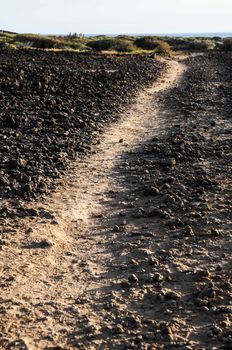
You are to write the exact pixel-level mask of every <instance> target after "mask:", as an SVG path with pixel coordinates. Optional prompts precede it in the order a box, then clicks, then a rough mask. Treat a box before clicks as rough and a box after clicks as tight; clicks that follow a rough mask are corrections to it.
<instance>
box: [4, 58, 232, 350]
mask: <svg viewBox="0 0 232 350" xmlns="http://www.w3.org/2000/svg"><path fill="white" fill-rule="evenodd" d="M4 55H5V54H4ZM15 55H16V56H15V57H14V56H12V57H10V56H7V57H4V56H1V57H0V59H1V65H2V67H5V68H4V70H3V69H2V71H0V74H1V79H0V84H1V85H0V86H1V96H2V100H1V102H2V106H3V107H2V109H1V111H0V113H1V114H0V117H1V142H2V145H1V150H2V151H1V157H2V159H1V165H0V166H1V186H2V187H1V196H2V202H3V203H6V204H7V205H8V206H7V205H5V206H4V207H2V208H1V217H2V220H3V222H4V223H5V225H7V226H5V227H9V224H10V223H11V224H12V225H13V224H14V223H15V219H17V222H18V225H19V227H20V215H21V216H22V215H29V216H30V215H32V216H33V215H38V216H39V215H40V212H39V211H38V209H35V211H33V210H32V211H27V212H26V210H25V209H24V211H23V213H24V214H22V210H23V209H22V208H23V205H24V203H26V202H28V201H29V200H30V201H32V200H34V199H36V200H37V203H40V200H41V199H42V197H41V196H42V195H43V196H44V195H47V197H44V198H47V199H45V202H46V201H48V203H49V204H48V207H49V206H50V208H51V209H53V210H54V211H55V212H56V214H57V217H56V218H55V219H56V220H57V221H56V224H55V225H54V226H53V225H50V226H48V230H47V231H46V232H44V233H43V237H46V238H49V240H48V239H45V240H42V239H41V238H43V237H41V236H40V231H39V230H38V227H39V222H38V218H35V221H36V220H37V224H38V225H37V226H33V223H32V222H30V229H29V230H28V231H25V232H24V233H22V232H20V230H19V232H18V233H17V235H15V236H13V237H15V238H13V240H12V244H11V242H8V241H7V240H6V237H7V235H8V233H7V232H8V231H5V232H4V230H2V237H1V241H0V242H1V245H0V248H1V254H2V258H1V262H2V264H1V276H2V282H1V287H2V294H1V304H0V311H1V315H2V318H1V321H0V348H1V347H2V349H4V350H5V349H9V350H16V349H17V350H19V349H28V350H33V349H42V350H72V349H82V350H89V349H90V350H95V349H99V350H100V349H101V350H108V349H115V350H126V349H128V350H132V349H133V350H155V349H159V350H161V349H165V350H169V349H183V350H212V349H214V350H219V349H220V350H222V349H224V350H231V349H232V331H231V329H232V282H231V277H232V276H231V271H232V266H231V248H232V246H231V235H232V213H231V209H232V206H231V199H232V192H231V188H232V167H231V161H232V153H231V150H232V148H231V146H232V139H231V132H232V125H231V117H232V113H231V112H232V57H231V56H230V55H225V54H221V53H220V54H218V53H212V54H207V55H194V56H188V57H185V58H179V59H177V60H174V59H173V60H166V63H160V62H157V61H155V60H153V59H151V58H142V57H140V58H139V57H134V56H126V57H118V58H112V57H103V56H101V55H97V56H92V55H73V54H70V53H66V54H64V53H59V54H58V55H57V54H55V53H38V52H34V53H16V54H15ZM48 58H49V60H48ZM15 62H16V64H15ZM54 62H55V63H56V64H54ZM162 62H163V60H162ZM25 63H26V64H25ZM58 67H60V68H59V69H58ZM20 72H21V73H20ZM167 73H168V74H167ZM20 76H21V78H20ZM16 77H17V78H16ZM176 78H177V79H176ZM49 79H50V80H49ZM23 82H24V83H23ZM38 82H39V83H40V84H39V83H38ZM152 82H153V85H152V88H151V87H150V88H149V89H146V90H144V92H143V93H142V94H140V95H137V97H136V99H134V100H133V97H134V96H135V93H136V92H138V90H139V89H140V88H143V87H145V86H148V85H151V83H152ZM157 86H158V88H157ZM132 101H133V102H134V105H131V102H132ZM136 101H137V102H136ZM129 106H130V107H129ZM123 110H124V112H123V114H121V119H120V120H119V121H118V122H115V123H114V124H112V126H111V127H110V128H107V129H106V132H105V133H103V134H102V135H101V137H99V134H100V133H101V132H102V130H104V128H105V125H106V124H107V123H108V122H111V121H115V119H116V118H117V117H118V116H119V112H122V111H123ZM35 116H36V118H35ZM6 121H7V123H8V124H6ZM98 140H99V141H98ZM91 147H92V152H91ZM76 155H82V157H81V158H79V159H80V164H76V165H75V169H72V172H71V179H70V181H69V184H67V183H65V185H64V186H63V187H60V189H59V190H58V191H57V192H56V193H55V194H54V193H50V194H49V196H48V193H49V191H51V190H53V189H54V188H55V187H54V186H55V185H56V184H57V181H60V180H62V175H63V174H64V173H65V171H66V168H68V167H69V165H70V164H72V160H73V159H74V158H76ZM74 171H75V176H73V174H74ZM59 179H60V180H59ZM75 179H76V180H75ZM52 196H53V197H52ZM49 198H52V200H50V202H49ZM43 203H44V200H43ZM19 206H21V209H20V208H19ZM62 213H65V215H64V217H65V218H66V220H69V222H68V224H67V225H66V226H64V225H63V221H62V220H63V216H62V215H61V214H62ZM67 213H69V215H68V214H67ZM70 213H71V214H70ZM59 215H60V217H62V220H61V219H60V217H59ZM67 218H68V219H67ZM9 220H11V221H9ZM46 228H47V227H46ZM20 235H21V236H20ZM17 237H18V238H17ZM20 237H21V238H20ZM9 243H10V244H9ZM12 262H13V263H12Z"/></svg>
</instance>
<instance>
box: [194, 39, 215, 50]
mask: <svg viewBox="0 0 232 350" xmlns="http://www.w3.org/2000/svg"><path fill="white" fill-rule="evenodd" d="M211 48H213V42H212V41H210V40H196V41H193V42H191V44H190V50H196V51H205V50H209V49H211Z"/></svg>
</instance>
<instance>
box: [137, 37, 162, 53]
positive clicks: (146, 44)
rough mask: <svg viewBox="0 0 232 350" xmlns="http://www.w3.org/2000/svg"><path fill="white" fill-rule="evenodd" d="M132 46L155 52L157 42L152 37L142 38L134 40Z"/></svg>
mask: <svg viewBox="0 0 232 350" xmlns="http://www.w3.org/2000/svg"><path fill="white" fill-rule="evenodd" d="M134 44H135V45H136V46H137V47H138V48H140V49H143V50H155V49H156V48H157V47H158V45H159V41H158V40H157V39H156V38H154V37H152V36H144V37H141V38H137V39H135V41H134Z"/></svg>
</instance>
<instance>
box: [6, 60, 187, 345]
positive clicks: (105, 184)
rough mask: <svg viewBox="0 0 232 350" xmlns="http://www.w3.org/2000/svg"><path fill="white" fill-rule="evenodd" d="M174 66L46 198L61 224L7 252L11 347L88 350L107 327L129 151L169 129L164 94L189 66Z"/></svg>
mask: <svg viewBox="0 0 232 350" xmlns="http://www.w3.org/2000/svg"><path fill="white" fill-rule="evenodd" d="M167 64H168V69H167V71H166V73H165V74H164V75H163V77H162V78H161V79H160V80H159V81H158V83H155V85H154V86H152V87H151V88H149V89H146V90H145V91H142V92H141V93H139V95H138V97H137V99H136V103H135V104H134V105H133V107H132V108H131V109H129V110H128V111H127V112H126V113H125V115H123V116H122V118H121V120H120V121H119V122H118V123H117V124H114V125H113V126H112V127H109V128H108V129H107V130H106V132H105V133H104V135H103V136H102V139H101V142H100V144H99V145H98V146H96V150H95V152H94V154H92V155H91V156H90V157H89V158H88V159H78V160H77V164H75V165H74V167H73V170H74V169H77V171H76V173H74V172H72V174H69V176H68V177H67V179H68V180H67V181H66V183H65V185H64V187H63V188H62V189H58V191H57V192H56V193H55V194H54V195H53V196H52V197H51V198H50V199H49V200H48V201H47V202H46V207H47V208H48V210H51V209H52V210H53V211H54V213H55V217H56V218H58V222H54V220H53V218H52V217H51V220H50V223H47V222H46V223H45V224H43V222H42V220H41V221H40V222H37V223H36V225H34V226H33V227H32V228H31V229H30V230H28V231H27V233H26V234H25V235H23V236H22V237H21V242H20V245H19V247H18V248H16V249H9V251H8V252H7V254H4V260H3V261H2V263H3V265H4V273H5V274H7V276H8V280H6V281H5V285H4V286H7V285H9V288H7V289H5V290H6V292H4V291H3V293H1V308H2V315H3V320H4V325H2V329H1V333H2V335H4V336H3V338H2V339H1V342H0V344H1V345H0V346H1V347H2V348H3V349H5V348H7V346H8V348H9V349H26V348H27V347H28V348H29V349H48V348H52V349H69V348H82V347H83V348H85V347H84V345H83V344H84V343H85V338H87V337H88V336H89V334H92V332H94V333H98V330H99V329H100V327H101V325H102V324H101V316H100V315H99V314H96V308H95V306H96V305H95V304H96V303H97V300H99V298H101V299H102V298H104V295H107V294H109V293H111V292H112V289H111V286H112V285H113V284H114V280H115V278H116V275H115V274H114V273H113V271H112V275H111V276H108V275H107V272H108V269H109V264H110V263H112V264H114V263H115V259H116V260H117V264H120V254H121V253H120V251H121V250H120V251H119V253H117V247H116V248H115V246H114V243H115V240H116V238H117V234H118V232H119V231H120V229H121V228H122V226H123V225H125V224H126V221H125V219H124V217H123V215H124V214H123V209H124V208H125V207H126V206H127V205H128V202H127V203H126V202H125V201H124V200H125V193H126V187H125V185H126V186H130V187H131V188H133V181H132V182H131V184H130V185H129V184H128V183H127V180H128V179H127V178H125V179H123V181H122V176H123V175H122V174H121V173H120V169H121V166H122V164H124V163H125V162H126V161H127V154H128V152H130V151H132V150H133V149H134V148H136V147H139V145H141V144H144V143H145V142H146V140H149V139H150V138H151V137H154V136H155V135H162V133H165V121H164V118H162V113H164V112H162V113H161V112H159V110H158V106H157V103H158V93H160V92H161V91H164V90H167V89H168V88H170V87H171V86H173V85H174V84H176V83H177V82H178V79H180V77H181V75H182V73H183V71H184V69H185V67H184V66H183V65H182V64H181V63H179V62H178V61H175V60H169V61H167ZM115 215H116V218H115ZM48 219H49V218H48ZM131 225H132V224H131ZM43 239H44V241H43ZM46 246H47V248H46ZM6 249H7V247H6ZM5 251H6V250H5ZM122 261H123V258H122ZM122 271H123V270H122ZM122 273H123V272H122ZM99 334H100V333H99ZM9 342H11V344H10V345H7V344H9ZM104 342H105V347H104ZM88 344H90V343H88ZM107 344H108V346H109V344H110V341H109V339H108V343H107V340H106V339H101V337H100V336H99V339H97V338H96V339H95V340H94V342H93V345H91V346H90V345H87V346H86V348H88V349H90V348H93V349H94V348H102V349H103V348H106V349H107V348H108V347H107ZM55 346H56V347H55Z"/></svg>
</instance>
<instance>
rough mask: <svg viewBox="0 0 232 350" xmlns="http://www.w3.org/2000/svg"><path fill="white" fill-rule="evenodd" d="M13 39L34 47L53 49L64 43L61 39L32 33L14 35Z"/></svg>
mask: <svg viewBox="0 0 232 350" xmlns="http://www.w3.org/2000/svg"><path fill="white" fill-rule="evenodd" d="M14 40H15V41H17V42H20V43H23V44H25V45H26V46H30V47H33V48H36V49H55V48H61V47H62V46H63V45H64V43H63V41H61V40H59V39H57V38H52V37H48V36H42V35H34V34H22V35H16V36H15V37H14Z"/></svg>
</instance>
